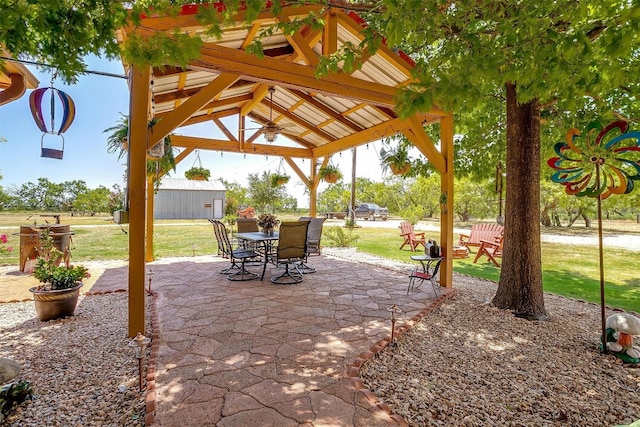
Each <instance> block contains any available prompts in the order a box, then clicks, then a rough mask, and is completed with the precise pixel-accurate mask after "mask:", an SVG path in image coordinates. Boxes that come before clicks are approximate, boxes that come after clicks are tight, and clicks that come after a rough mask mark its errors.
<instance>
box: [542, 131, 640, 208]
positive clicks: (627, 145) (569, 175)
mask: <svg viewBox="0 0 640 427" xmlns="http://www.w3.org/2000/svg"><path fill="white" fill-rule="evenodd" d="M628 130H629V125H628V124H627V122H625V121H622V120H620V121H615V122H612V123H610V124H609V125H607V126H606V127H605V128H603V127H602V125H600V123H598V122H592V123H590V124H589V126H587V129H586V131H585V132H584V146H583V147H582V148H579V147H578V146H577V145H576V140H577V139H578V138H579V137H580V136H581V134H580V132H579V131H578V130H577V129H571V130H569V132H567V140H566V142H559V143H557V144H556V145H555V147H554V148H555V152H556V154H557V155H558V157H552V158H550V159H549V160H548V162H547V164H548V165H549V166H550V167H551V168H553V169H555V170H556V172H555V173H554V174H553V175H552V176H551V180H552V181H553V182H557V183H560V184H562V185H564V186H565V190H566V192H567V194H571V195H576V196H588V197H600V199H602V200H604V199H606V198H607V197H609V196H610V195H611V194H627V193H630V192H631V191H632V190H633V187H634V181H638V180H640V132H637V131H636V132H628ZM598 131H599V133H598V134H597V136H595V138H594V135H596V132H598Z"/></svg>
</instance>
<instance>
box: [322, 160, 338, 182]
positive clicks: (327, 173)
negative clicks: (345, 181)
mask: <svg viewBox="0 0 640 427" xmlns="http://www.w3.org/2000/svg"><path fill="white" fill-rule="evenodd" d="M319 176H320V179H322V180H324V181H325V182H327V183H329V184H335V183H336V182H338V180H339V179H341V178H342V172H340V169H338V167H337V166H334V165H332V164H331V163H329V164H328V165H326V166H325V167H323V168H320V174H319Z"/></svg>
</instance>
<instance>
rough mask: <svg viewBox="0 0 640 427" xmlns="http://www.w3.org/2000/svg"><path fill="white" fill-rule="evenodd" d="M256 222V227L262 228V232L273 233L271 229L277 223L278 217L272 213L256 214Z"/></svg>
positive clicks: (265, 233)
mask: <svg viewBox="0 0 640 427" xmlns="http://www.w3.org/2000/svg"><path fill="white" fill-rule="evenodd" d="M256 222H257V223H258V227H260V228H262V233H263V234H264V235H265V236H267V235H269V234H273V229H274V228H275V227H276V225H278V218H277V217H276V216H275V215H274V214H270V213H263V214H260V215H258V219H257V220H256Z"/></svg>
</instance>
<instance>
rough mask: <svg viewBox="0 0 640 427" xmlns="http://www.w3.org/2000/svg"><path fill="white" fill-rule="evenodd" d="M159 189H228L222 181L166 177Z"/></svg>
mask: <svg viewBox="0 0 640 427" xmlns="http://www.w3.org/2000/svg"><path fill="white" fill-rule="evenodd" d="M159 190H187V191H226V188H225V186H224V185H222V183H221V182H220V181H195V180H190V179H181V178H169V177H164V178H162V181H160V187H159Z"/></svg>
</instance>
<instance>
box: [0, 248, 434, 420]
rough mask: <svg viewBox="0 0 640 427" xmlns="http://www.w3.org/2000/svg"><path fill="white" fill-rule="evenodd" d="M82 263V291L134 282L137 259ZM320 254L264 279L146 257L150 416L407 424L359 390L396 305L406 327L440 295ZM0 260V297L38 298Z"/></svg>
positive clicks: (202, 259) (213, 263) (215, 264)
mask: <svg viewBox="0 0 640 427" xmlns="http://www.w3.org/2000/svg"><path fill="white" fill-rule="evenodd" d="M367 262H369V260H368V261H367ZM83 264H85V265H86V266H87V267H89V269H90V272H91V274H92V277H91V279H89V280H87V281H85V285H84V287H83V289H82V290H83V293H105V292H116V291H126V290H127V286H128V285H127V283H128V275H127V271H128V265H127V262H126V261H90V262H86V263H85V262H83ZM310 264H311V265H312V266H313V267H315V268H317V270H318V272H317V273H314V274H308V275H305V276H304V281H303V282H302V283H299V284H296V285H275V284H272V283H271V282H270V281H269V277H271V276H275V275H276V274H278V273H279V272H278V271H277V270H276V269H275V267H273V266H269V268H268V269H267V274H266V276H265V279H264V281H259V280H253V281H247V282H231V281H228V280H227V279H226V277H225V275H222V274H219V271H220V270H221V269H222V268H224V267H226V266H228V261H227V260H224V259H220V258H217V257H212V256H197V257H184V258H168V259H162V260H158V261H155V262H152V263H149V264H147V272H152V274H151V278H152V285H151V287H152V290H153V292H154V296H153V297H151V300H152V301H153V302H154V303H155V310H154V314H153V315H152V319H153V327H154V331H153V336H154V342H153V343H152V357H151V360H150V364H149V373H148V375H147V380H148V381H147V385H148V387H147V416H146V417H145V421H146V425H156V426H165V427H170V426H189V427H197V426H213V425H216V426H238V427H240V426H242V427H244V426H363V427H364V426H367V427H369V426H372V427H375V426H393V425H397V424H398V423H400V424H403V420H402V419H395V418H394V417H391V416H390V415H389V413H388V410H387V411H385V410H384V409H387V408H386V405H384V403H382V402H380V401H379V400H378V398H377V397H376V396H375V395H373V394H372V393H370V392H367V391H366V390H364V391H359V389H362V384H361V383H360V382H359V381H358V378H357V372H358V368H359V366H360V365H361V364H362V363H363V362H364V361H365V360H366V359H367V358H370V357H372V356H373V355H374V353H375V352H377V351H379V350H380V349H381V348H382V346H384V345H385V344H386V343H388V340H389V337H390V333H391V322H390V313H389V312H388V311H387V308H388V307H389V306H391V305H392V304H397V305H398V306H399V307H400V308H401V309H402V310H403V313H402V314H401V315H400V316H399V318H398V322H397V324H396V331H398V329H400V330H401V331H404V330H406V329H407V328H408V325H405V324H406V322H409V323H411V322H412V321H415V319H416V318H419V317H421V315H423V314H424V313H425V310H426V308H427V307H432V306H433V305H434V301H436V298H435V295H434V293H433V290H432V288H431V286H428V285H423V286H422V287H419V288H417V289H416V290H412V291H411V292H410V294H409V295H407V284H408V273H409V270H407V271H406V272H398V271H392V270H389V269H385V268H381V267H379V266H376V265H371V264H365V263H357V262H353V261H346V260H343V259H338V258H333V257H330V256H324V255H323V256H319V257H314V258H312V260H311V262H310ZM251 268H253V269H260V268H261V267H260V266H254V267H251ZM407 268H408V269H410V268H411V266H408V267H407ZM0 270H1V271H0V273H2V274H0V302H8V301H19V300H27V299H32V298H31V294H30V292H29V291H28V289H29V287H31V286H34V285H35V284H37V282H36V281H35V279H33V277H31V276H30V275H29V274H28V273H22V272H19V271H18V269H17V266H5V267H1V268H0ZM107 270H108V272H109V274H103V273H104V272H105V271H107ZM146 285H147V284H145V286H146ZM445 294H446V292H445ZM403 325H405V326H404V327H403Z"/></svg>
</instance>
